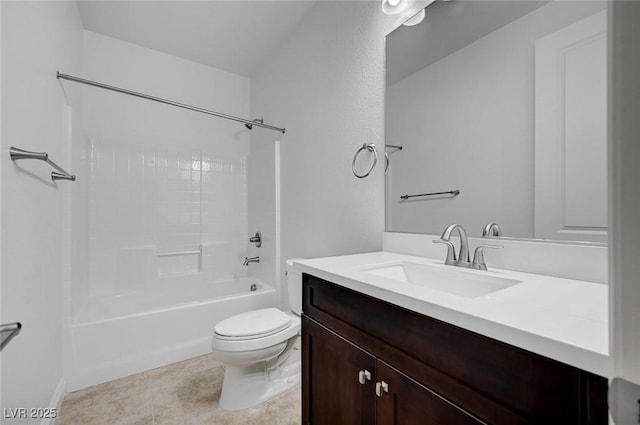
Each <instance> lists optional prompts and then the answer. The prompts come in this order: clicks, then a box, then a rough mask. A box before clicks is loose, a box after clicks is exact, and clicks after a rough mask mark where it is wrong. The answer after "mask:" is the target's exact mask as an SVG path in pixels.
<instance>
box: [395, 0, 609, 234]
mask: <svg viewBox="0 0 640 425" xmlns="http://www.w3.org/2000/svg"><path fill="white" fill-rule="evenodd" d="M606 8H607V5H606V3H605V2H598V1H585V2H582V1H554V2H540V1H457V0H452V1H446V2H445V1H436V2H434V3H432V4H431V5H430V6H429V7H427V9H426V16H425V19H424V20H423V21H422V22H421V23H420V24H418V25H415V26H400V27H399V28H398V29H396V30H395V31H393V32H392V33H391V34H389V35H388V36H387V47H386V48H387V52H386V53H387V88H386V113H385V114H386V115H385V128H386V135H385V136H386V144H387V145H396V146H402V150H400V149H396V148H391V147H388V148H387V149H386V151H387V155H388V158H389V165H388V169H387V171H386V211H385V212H386V230H387V231H394V232H411V233H428V234H439V233H441V232H442V231H443V229H444V228H445V227H446V226H447V225H449V224H451V223H460V224H462V225H463V226H464V227H465V228H466V229H467V230H468V232H469V234H470V235H471V236H480V235H481V233H482V228H483V227H484V226H485V225H486V224H487V223H489V222H496V223H498V224H499V225H500V227H501V228H502V231H503V235H504V236H505V237H515V238H536V239H555V240H566V241H591V242H606V238H607V169H606V165H607V164H606V161H607V152H606V149H607V126H606V120H607V102H606V99H607V93H606V87H607V75H606V70H607V59H606V58H607V53H606V44H607V43H606V33H607V30H606ZM454 191H459V194H458V195H454V194H452V193H444V194H439V195H431V196H415V197H414V196H412V195H423V194H430V193H438V192H454ZM405 195H408V196H409V197H408V198H407V197H404V196H405ZM403 197H404V198H403Z"/></svg>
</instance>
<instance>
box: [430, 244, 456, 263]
mask: <svg viewBox="0 0 640 425" xmlns="http://www.w3.org/2000/svg"><path fill="white" fill-rule="evenodd" d="M431 242H433V243H442V244H445V245H446V246H447V258H446V259H445V260H444V263H445V264H449V263H453V262H454V261H456V250H455V248H454V246H453V242H451V241H445V240H442V239H434V240H432V241H431Z"/></svg>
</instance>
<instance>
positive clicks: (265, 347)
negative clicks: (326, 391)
mask: <svg viewBox="0 0 640 425" xmlns="http://www.w3.org/2000/svg"><path fill="white" fill-rule="evenodd" d="M286 264H287V265H286V270H287V287H288V294H289V303H290V305H291V312H287V313H285V312H284V311H282V310H279V309H277V308H265V309H260V310H253V311H249V312H246V313H241V314H238V315H235V316H232V317H229V318H228V319H225V320H223V321H221V322H220V323H218V324H217V325H216V326H215V331H214V334H213V340H212V343H211V346H212V349H213V354H214V355H215V356H216V358H217V359H218V360H219V361H221V362H222V363H224V364H225V372H224V380H223V382H222V394H221V396H220V407H221V408H223V409H225V410H242V409H246V408H249V407H253V406H257V405H258V404H261V403H264V402H266V401H269V400H271V399H273V398H275V397H277V396H279V395H280V394H283V393H285V392H287V391H289V390H291V389H293V388H295V387H296V386H297V385H298V384H299V383H300V376H301V374H300V368H301V356H300V350H298V349H295V350H294V346H295V345H296V342H297V341H298V340H299V337H300V314H301V313H302V274H301V273H299V272H297V271H295V270H293V260H287V263H286Z"/></svg>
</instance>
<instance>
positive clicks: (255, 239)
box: [249, 232, 262, 248]
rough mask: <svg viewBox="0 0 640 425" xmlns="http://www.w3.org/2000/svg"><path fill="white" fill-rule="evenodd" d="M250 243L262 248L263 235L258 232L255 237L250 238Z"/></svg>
mask: <svg viewBox="0 0 640 425" xmlns="http://www.w3.org/2000/svg"><path fill="white" fill-rule="evenodd" d="M249 242H251V243H254V244H256V247H258V248H260V247H261V246H262V235H261V234H260V232H256V234H255V236H252V237H250V238H249Z"/></svg>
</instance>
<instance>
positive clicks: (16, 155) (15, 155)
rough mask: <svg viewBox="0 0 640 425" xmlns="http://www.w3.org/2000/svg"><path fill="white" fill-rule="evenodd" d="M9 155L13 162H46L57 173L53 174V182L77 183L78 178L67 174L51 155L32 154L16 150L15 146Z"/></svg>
mask: <svg viewBox="0 0 640 425" xmlns="http://www.w3.org/2000/svg"><path fill="white" fill-rule="evenodd" d="M9 155H10V156H11V160H12V161H17V160H19V159H37V160H40V161H44V162H46V163H47V164H49V165H51V166H52V167H53V168H55V169H56V170H57V171H52V172H51V180H53V181H56V180H71V181H76V176H75V175H72V174H69V173H67V172H66V171H65V170H63V169H62V168H61V167H60V166H59V165H58V164H56V163H55V162H53V161H52V160H50V159H49V154H48V153H46V152H31V151H26V150H24V149H19V148H16V147H15V146H11V147H10V148H9Z"/></svg>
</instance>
